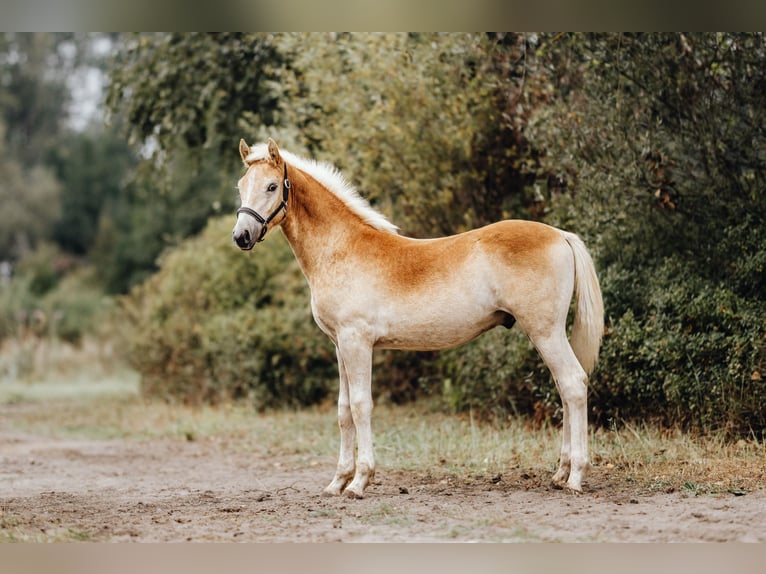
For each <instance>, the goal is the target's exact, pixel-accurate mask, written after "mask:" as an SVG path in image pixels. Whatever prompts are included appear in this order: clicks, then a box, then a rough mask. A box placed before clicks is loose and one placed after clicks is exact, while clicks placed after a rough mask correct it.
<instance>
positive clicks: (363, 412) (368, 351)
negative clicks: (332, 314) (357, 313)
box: [338, 332, 375, 498]
mask: <svg viewBox="0 0 766 574" xmlns="http://www.w3.org/2000/svg"><path fill="white" fill-rule="evenodd" d="M338 354H339V355H340V357H341V358H342V361H343V364H344V365H345V367H346V375H347V377H348V392H349V404H350V407H351V418H352V419H353V421H354V426H355V427H356V439H357V457H356V470H355V473H354V479H353V480H352V481H351V484H349V485H348V486H347V487H346V489H345V490H344V491H343V493H344V494H345V495H346V496H349V497H351V498H362V497H363V496H364V489H365V488H366V487H367V485H368V484H369V483H370V482H372V478H373V476H374V474H375V454H374V452H373V448H372V424H371V419H372V387H371V378H372V345H368V344H366V343H363V342H361V341H360V338H359V336H358V335H357V334H356V333H355V332H352V333H348V334H347V335H346V336H345V337H344V336H342V335H340V336H339V337H338Z"/></svg>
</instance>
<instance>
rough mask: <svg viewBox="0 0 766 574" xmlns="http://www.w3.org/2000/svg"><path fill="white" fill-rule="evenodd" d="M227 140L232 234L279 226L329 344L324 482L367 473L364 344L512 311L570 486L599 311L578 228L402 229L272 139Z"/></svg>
mask: <svg viewBox="0 0 766 574" xmlns="http://www.w3.org/2000/svg"><path fill="white" fill-rule="evenodd" d="M239 152H240V155H241V156H242V161H243V162H244V163H245V166H246V168H247V171H246V172H245V174H244V176H242V178H241V179H240V180H239V184H238V187H239V193H240V198H241V201H242V207H241V208H240V209H239V210H238V211H237V223H236V225H235V227H234V231H233V239H234V242H235V243H236V244H237V246H239V247H240V248H241V249H243V250H248V249H252V248H253V246H254V245H255V244H256V243H257V242H259V241H261V240H263V238H264V236H265V235H266V233H267V231H268V230H269V228H270V227H281V229H282V231H283V232H284V234H285V236H286V237H287V240H288V242H289V243H290V246H291V247H292V250H293V252H294V253H295V257H296V258H297V260H298V262H299V264H300V266H301V269H302V270H303V273H304V275H305V276H306V279H307V281H308V284H309V288H310V289H311V310H312V313H313V315H314V319H315V320H316V322H317V324H318V325H319V327H320V329H322V331H324V332H325V333H326V334H327V336H328V337H330V339H332V341H333V343H335V347H336V350H337V355H338V370H339V371H340V391H339V393H338V424H339V426H340V456H339V458H338V466H337V469H336V471H335V476H334V478H333V479H332V482H330V484H329V485H328V486H327V488H325V493H326V494H330V495H338V494H341V493H344V494H346V495H347V496H350V497H354V498H360V497H362V496H363V494H364V489H365V487H366V486H367V485H368V484H369V483H370V481H371V480H372V477H373V474H374V472H375V459H374V455H373V447H372V430H371V426H370V418H371V415H372V394H371V389H370V379H371V374H372V373H371V370H372V350H373V349H375V348H388V349H420V350H426V349H443V348H445V347H451V346H454V345H459V344H461V343H465V342H466V341H470V340H471V339H473V338H475V337H477V336H478V335H480V334H481V333H483V332H485V331H487V330H489V329H491V328H493V327H496V326H498V325H503V326H506V327H510V326H512V325H513V324H514V322H518V324H519V325H520V327H521V328H522V329H523V330H524V332H525V333H526V334H527V335H528V336H529V339H530V340H531V341H532V343H533V344H534V345H535V347H536V348H537V350H538V351H539V353H540V355H541V356H542V358H543V360H544V361H545V363H546V365H548V368H549V369H550V370H551V373H552V374H553V378H554V379H555V381H556V386H557V388H558V391H559V394H560V395H561V399H562V403H563V414H564V416H563V419H564V420H563V431H562V445H561V458H560V462H559V467H558V470H557V471H556V473H555V474H554V475H553V479H552V480H553V482H554V484H557V485H560V486H566V487H568V488H570V489H572V490H574V491H581V489H582V479H583V475H584V473H585V471H586V470H587V467H588V428H587V424H588V418H587V406H586V404H587V373H589V372H590V371H591V370H592V369H593V367H594V366H595V363H596V359H597V357H598V350H599V346H600V343H601V335H602V332H603V328H604V319H603V304H602V301H601V290H600V288H599V284H598V279H597V277H596V272H595V269H594V266H593V261H592V260H591V257H590V255H589V254H588V251H587V250H586V248H585V246H584V244H583V243H582V241H581V240H580V239H579V238H578V237H577V236H576V235H574V234H572V233H568V232H566V231H561V230H559V229H556V228H553V227H549V226H547V225H543V224H541V223H535V222H530V221H502V222H499V223H494V224H492V225H488V226H486V227H482V228H480V229H475V230H473V231H468V232H466V233H461V234H459V235H454V236H450V237H444V238H440V239H425V240H422V239H411V238H407V237H403V236H401V235H399V234H398V233H397V228H396V227H395V226H394V225H392V224H391V223H390V222H389V221H388V220H386V218H385V217H383V216H382V215H381V214H380V213H378V212H377V211H375V210H373V209H372V208H371V207H370V206H369V204H368V203H367V202H366V201H365V200H363V199H362V198H361V197H360V196H359V195H357V193H356V191H355V190H354V189H353V188H352V187H351V186H350V185H349V184H348V183H347V182H346V181H345V180H344V178H343V177H342V176H341V175H340V173H338V172H337V171H336V170H335V169H334V168H333V167H331V166H329V165H326V164H318V163H315V162H313V161H311V160H306V159H303V158H300V157H297V156H295V155H293V154H291V153H288V152H284V151H283V152H280V150H279V149H278V147H277V144H276V143H274V141H273V140H271V139H269V141H268V143H267V144H260V145H256V146H253V147H250V146H248V145H247V143H245V141H244V140H241V141H240V143H239ZM573 292H574V294H575V296H576V300H577V310H576V313H575V317H574V326H573V329H572V345H571V346H570V344H569V341H567V335H566V319H567V312H568V310H569V304H570V301H571V299H572V293H573ZM355 443H356V445H355ZM355 446H357V447H358V449H357V453H356V457H355V456H354V450H355Z"/></svg>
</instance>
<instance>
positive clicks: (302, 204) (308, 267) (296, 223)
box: [282, 170, 364, 281]
mask: <svg viewBox="0 0 766 574" xmlns="http://www.w3.org/2000/svg"><path fill="white" fill-rule="evenodd" d="M295 171H296V172H297V173H294V175H292V176H291V178H290V179H291V183H292V190H291V198H290V204H289V207H288V210H287V218H286V220H285V222H284V223H283V224H282V230H283V232H284V234H285V236H286V237H287V241H288V242H289V243H290V246H291V247H292V249H293V253H295V257H296V258H297V259H298V262H299V263H300V265H301V268H302V269H303V272H304V274H305V275H306V276H307V277H308V279H309V281H310V280H311V274H312V273H313V271H314V270H315V269H317V268H318V267H321V266H323V265H327V264H328V262H329V261H331V260H333V259H334V258H335V256H336V255H337V253H338V252H339V251H340V250H342V249H344V247H345V246H346V245H347V243H348V241H349V238H350V237H352V236H353V235H354V234H355V233H359V231H360V228H362V227H364V223H363V222H362V221H361V219H360V218H359V216H358V215H356V214H355V213H353V212H352V211H351V209H350V208H349V207H348V206H347V205H346V204H345V202H344V201H343V200H342V199H340V198H339V197H337V196H336V195H335V194H334V193H332V192H331V191H330V190H328V189H325V188H324V186H322V185H321V184H320V183H319V182H317V181H316V180H315V179H314V178H313V177H311V176H310V175H308V174H305V173H303V172H300V171H297V170H295Z"/></svg>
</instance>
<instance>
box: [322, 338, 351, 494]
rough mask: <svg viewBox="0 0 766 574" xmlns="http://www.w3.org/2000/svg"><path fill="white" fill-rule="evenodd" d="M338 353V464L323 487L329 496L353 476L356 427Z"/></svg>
mask: <svg viewBox="0 0 766 574" xmlns="http://www.w3.org/2000/svg"><path fill="white" fill-rule="evenodd" d="M337 355H338V372H339V375H340V388H339V390H338V427H339V428H340V454H339V455H338V466H337V468H336V469H335V476H334V477H333V479H332V482H331V483H330V484H329V485H327V488H325V489H324V493H325V494H327V495H331V496H337V495H339V494H340V493H341V492H343V489H344V488H345V487H346V485H347V484H348V483H349V482H350V481H351V478H352V477H353V476H354V468H355V467H354V446H355V441H356V429H355V427H354V419H353V417H352V416H351V403H350V401H349V393H348V374H347V373H346V367H345V365H344V363H343V359H342V358H341V355H340V351H337Z"/></svg>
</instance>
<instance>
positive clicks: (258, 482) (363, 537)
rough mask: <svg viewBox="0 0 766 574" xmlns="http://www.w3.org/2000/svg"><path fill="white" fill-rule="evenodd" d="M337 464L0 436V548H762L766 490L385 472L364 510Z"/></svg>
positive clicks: (600, 474)
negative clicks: (580, 485) (459, 544)
mask: <svg viewBox="0 0 766 574" xmlns="http://www.w3.org/2000/svg"><path fill="white" fill-rule="evenodd" d="M333 467H334V461H333V460H329V459H327V460H325V459H313V458H310V457H307V456H297V455H295V456H280V457H269V458H265V457H264V456H262V455H259V454H258V453H253V452H249V453H247V452H242V451H241V450H238V449H235V448H234V446H233V445H229V444H226V443H223V442H221V441H218V440H201V441H195V442H185V441H181V440H171V439H161V440H151V441H134V440H118V441H90V440H88V441H81V440H76V441H75V440H56V439H49V438H42V437H39V436H31V435H23V434H19V433H14V432H8V431H3V432H0V536H1V537H2V538H0V539H2V540H92V541H116V542H122V541H152V542H155V541H187V540H191V541H258V542H272V541H296V542H303V541H305V542H308V541H311V542H325V541H326V542H330V541H333V542H334V541H342V542H371V541H397V542H402V541H450V540H455V541H519V542H525V541H588V542H602V541H634V542H638V541H642V542H643V541H654V542H664V541H673V542H681V541H688V542H690V541H720V542H723V541H750V542H764V541H766V492H764V491H763V490H758V491H755V492H750V493H747V494H745V495H742V496H735V495H734V494H731V493H725V494H720V495H714V496H713V495H702V496H693V495H689V494H686V493H683V492H671V493H667V492H661V493H652V492H645V491H641V490H640V489H638V488H637V487H633V486H631V485H630V484H614V482H615V481H614V480H613V479H610V478H609V477H608V476H607V475H605V474H604V471H600V470H599V469H594V472H593V473H592V474H591V475H590V477H589V480H588V482H587V484H586V491H585V493H584V494H583V495H579V496H576V495H572V494H568V493H566V492H563V491H558V490H551V489H549V488H548V487H547V486H546V484H547V480H548V479H549V477H548V476H538V475H537V474H535V472H533V471H527V472H524V471H522V470H518V471H514V472H513V474H510V475H502V476H486V477H483V476H470V477H465V478H457V477H454V476H449V475H447V476H445V475H441V476H439V475H428V474H419V473H413V472H403V471H390V470H386V469H383V470H381V471H379V473H378V476H377V477H376V484H374V485H373V486H372V487H370V488H369V490H368V491H367V497H366V498H365V499H364V500H347V499H345V498H326V497H322V496H321V495H320V492H321V489H322V487H323V486H324V483H325V482H326V481H327V480H328V479H329V477H330V476H331V475H332V471H333Z"/></svg>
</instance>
